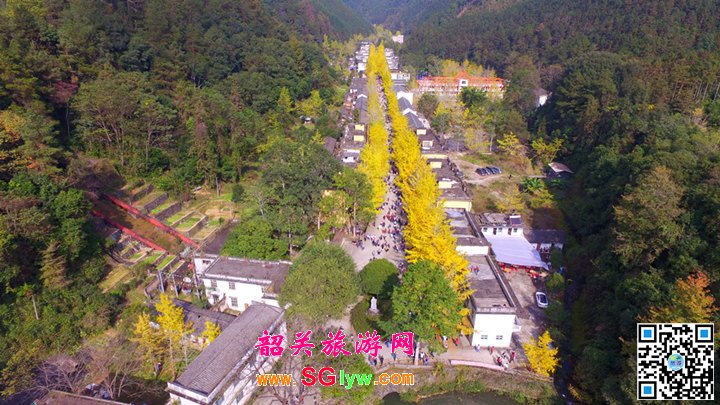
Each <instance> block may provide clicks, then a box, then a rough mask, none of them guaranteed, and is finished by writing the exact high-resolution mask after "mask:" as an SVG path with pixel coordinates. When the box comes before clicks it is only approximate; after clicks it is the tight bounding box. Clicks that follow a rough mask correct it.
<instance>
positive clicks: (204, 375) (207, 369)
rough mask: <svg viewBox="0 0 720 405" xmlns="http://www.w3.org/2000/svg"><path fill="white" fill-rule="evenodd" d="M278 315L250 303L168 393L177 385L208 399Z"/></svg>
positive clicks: (274, 309)
mask: <svg viewBox="0 0 720 405" xmlns="http://www.w3.org/2000/svg"><path fill="white" fill-rule="evenodd" d="M282 315H283V310H282V309H281V308H278V307H274V306H271V305H266V304H261V303H255V302H253V304H252V305H250V307H248V309H246V310H245V312H243V313H242V314H240V315H239V316H238V317H237V318H235V320H234V321H233V322H232V323H230V325H228V327H227V328H226V329H225V330H224V331H223V332H222V333H221V334H220V335H219V336H218V337H217V338H216V339H215V340H214V341H213V342H212V343H210V344H209V345H208V347H206V348H205V350H203V351H202V353H200V355H199V356H198V357H196V358H195V360H193V361H192V363H190V365H189V366H188V368H187V369H186V370H185V372H183V373H182V375H180V377H178V378H177V380H175V381H174V382H173V383H171V387H170V390H171V391H172V384H177V385H179V386H182V387H184V388H187V389H190V390H193V391H196V392H199V393H202V394H204V395H205V396H209V395H211V393H212V392H213V390H215V388H216V387H218V385H220V384H221V383H222V382H223V381H224V380H225V379H226V378H227V377H230V375H231V374H233V373H234V371H236V367H239V366H241V362H242V361H243V358H244V357H245V356H246V355H248V353H249V352H251V351H252V350H253V347H254V346H255V343H256V342H257V338H258V337H259V336H262V333H263V330H266V329H267V330H270V329H271V328H272V326H273V324H276V323H277V322H278V320H279V319H280V318H281V317H282ZM211 399H212V398H211Z"/></svg>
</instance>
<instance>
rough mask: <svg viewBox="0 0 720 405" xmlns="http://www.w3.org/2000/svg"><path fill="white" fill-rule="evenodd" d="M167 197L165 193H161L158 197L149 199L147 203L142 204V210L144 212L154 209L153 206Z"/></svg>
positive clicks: (160, 203)
mask: <svg viewBox="0 0 720 405" xmlns="http://www.w3.org/2000/svg"><path fill="white" fill-rule="evenodd" d="M167 199H168V195H167V193H162V194H161V195H160V196H158V198H156V199H154V200H152V201H150V202H149V203H147V204H145V205H143V207H142V208H143V211H144V212H145V213H149V212H150V211H152V210H154V209H155V208H157V207H159V206H160V205H162V203H164V202H165V201H166V200H167Z"/></svg>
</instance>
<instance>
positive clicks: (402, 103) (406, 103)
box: [398, 97, 413, 112]
mask: <svg viewBox="0 0 720 405" xmlns="http://www.w3.org/2000/svg"><path fill="white" fill-rule="evenodd" d="M398 108H400V112H403V111H405V110H406V109H408V108H409V109H410V110H412V109H413V106H412V103H411V102H410V100H408V99H406V98H405V97H400V98H399V99H398Z"/></svg>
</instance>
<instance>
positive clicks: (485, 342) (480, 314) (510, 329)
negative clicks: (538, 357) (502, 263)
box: [468, 256, 520, 347]
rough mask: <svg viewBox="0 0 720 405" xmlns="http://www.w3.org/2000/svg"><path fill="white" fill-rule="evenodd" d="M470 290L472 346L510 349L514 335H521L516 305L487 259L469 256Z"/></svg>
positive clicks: (485, 257)
mask: <svg viewBox="0 0 720 405" xmlns="http://www.w3.org/2000/svg"><path fill="white" fill-rule="evenodd" d="M468 260H469V261H470V269H471V271H470V274H469V275H468V278H469V279H470V288H471V289H472V290H473V294H472V296H471V297H470V299H469V300H468V308H469V309H470V321H471V322H472V325H473V335H472V336H471V338H470V343H471V344H472V345H473V346H481V347H490V346H492V347H509V346H510V342H511V341H512V334H513V333H516V332H520V325H518V324H517V322H516V309H517V306H516V304H515V303H514V302H513V301H512V298H511V296H510V294H509V292H508V288H509V286H507V285H505V283H504V282H503V281H502V279H501V278H500V276H499V275H498V274H497V271H496V270H495V269H494V268H493V267H492V266H491V264H490V261H489V259H488V257H487V256H469V257H468Z"/></svg>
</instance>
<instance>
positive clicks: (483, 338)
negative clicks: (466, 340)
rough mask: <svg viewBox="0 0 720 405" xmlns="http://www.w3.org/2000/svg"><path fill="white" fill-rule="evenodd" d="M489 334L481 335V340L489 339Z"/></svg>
mask: <svg viewBox="0 0 720 405" xmlns="http://www.w3.org/2000/svg"><path fill="white" fill-rule="evenodd" d="M487 338H488V335H480V340H487Z"/></svg>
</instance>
